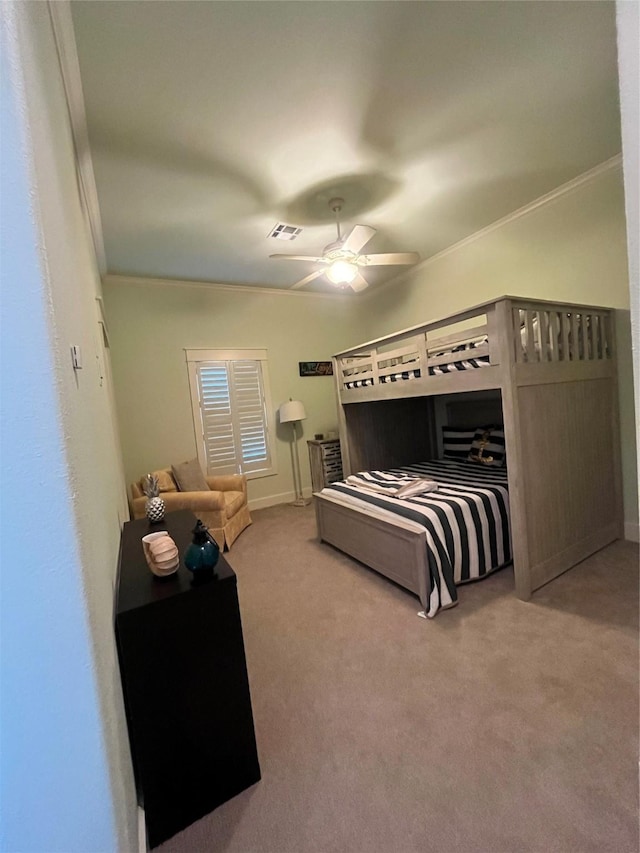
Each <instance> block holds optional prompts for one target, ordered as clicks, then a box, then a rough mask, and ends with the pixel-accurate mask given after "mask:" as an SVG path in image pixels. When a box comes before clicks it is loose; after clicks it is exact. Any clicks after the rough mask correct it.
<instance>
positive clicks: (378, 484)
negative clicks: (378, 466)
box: [347, 474, 438, 499]
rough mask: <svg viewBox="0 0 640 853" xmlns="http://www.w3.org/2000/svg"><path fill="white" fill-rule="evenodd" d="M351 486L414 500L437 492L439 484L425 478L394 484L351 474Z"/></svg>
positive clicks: (400, 481)
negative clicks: (427, 493)
mask: <svg viewBox="0 0 640 853" xmlns="http://www.w3.org/2000/svg"><path fill="white" fill-rule="evenodd" d="M347 483H348V484H349V485H350V486H356V487H357V488H359V489H364V490H365V491H368V492H378V494H383V495H391V496H392V497H394V498H401V499H406V498H413V497H415V496H416V495H424V494H425V493H426V492H435V491H436V489H437V488H438V483H437V482H436V481H435V480H427V479H425V478H424V477H407V478H405V480H404V481H403V480H398V479H395V480H394V481H393V482H389V481H388V480H385V479H383V478H382V477H378V478H375V479H374V477H373V476H372V475H371V474H366V475H364V474H351V476H349V477H347Z"/></svg>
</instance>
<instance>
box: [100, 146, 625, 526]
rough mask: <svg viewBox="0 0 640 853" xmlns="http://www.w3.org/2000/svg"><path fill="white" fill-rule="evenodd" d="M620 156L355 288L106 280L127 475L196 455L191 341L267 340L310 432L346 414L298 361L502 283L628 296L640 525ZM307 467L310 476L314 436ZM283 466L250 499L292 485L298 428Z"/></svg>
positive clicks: (447, 309) (621, 320)
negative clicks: (387, 276)
mask: <svg viewBox="0 0 640 853" xmlns="http://www.w3.org/2000/svg"><path fill="white" fill-rule="evenodd" d="M627 281H628V279H627V256H626V237H625V219H624V198H623V189H622V176H621V169H620V167H619V166H618V165H616V164H615V163H614V164H613V165H612V166H610V167H609V168H604V169H603V170H602V171H601V172H600V173H598V174H596V175H594V176H592V177H591V178H589V179H588V180H585V181H584V182H583V183H581V184H579V185H577V186H575V187H574V188H572V189H571V190H569V191H567V192H563V193H559V194H558V195H557V196H556V197H555V198H554V199H553V200H550V201H546V202H545V203H543V204H540V205H538V206H537V207H534V208H533V209H532V210H530V211H529V212H527V213H525V214H523V215H520V216H515V217H513V218H511V219H510V220H508V221H505V222H503V223H502V224H500V225H499V226H498V227H495V228H492V229H487V231H486V232H485V233H481V234H478V235H476V236H475V237H474V238H473V239H469V240H468V241H466V242H464V243H463V244H460V245H458V246H456V247H453V248H452V249H451V250H448V251H446V252H444V253H442V254H441V255H440V256H438V257H435V258H433V259H431V260H429V261H428V262H426V263H425V264H424V265H422V266H421V267H419V268H418V269H416V270H415V271H414V272H413V273H412V274H411V275H410V276H409V277H407V278H405V279H404V280H399V281H397V282H395V283H394V284H392V285H389V286H387V287H385V288H382V289H378V290H372V291H370V292H365V293H364V294H363V295H361V296H357V297H353V298H343V297H331V296H328V297H320V296H317V295H311V294H299V293H281V294H274V293H273V292H262V291H259V290H258V291H256V292H255V293H253V292H251V293H247V292H246V291H239V290H230V289H227V290H225V289H224V288H207V287H206V286H202V285H199V286H195V285H194V286H183V285H170V284H165V285H162V286H159V285H157V284H156V285H154V284H151V283H140V282H139V281H138V282H135V283H132V282H131V281H127V280H123V281H122V282H121V283H116V280H114V281H113V283H110V282H109V281H107V282H106V284H105V300H106V307H107V314H108V319H109V324H110V328H111V337H112V355H113V369H114V379H115V387H116V396H117V405H118V412H119V418H120V425H121V434H122V445H123V452H124V463H125V471H126V475H127V481H131V480H133V479H136V478H139V477H140V476H141V475H142V474H144V473H145V471H148V470H151V469H153V468H158V467H161V466H166V465H169V464H171V463H172V462H175V461H178V460H181V459H185V458H187V457H189V456H195V443H194V434H193V425H192V417H191V403H190V397H189V388H188V382H187V371H186V366H185V361H184V352H183V350H184V349H185V348H196V347H210V348H215V347H265V348H266V349H267V350H268V355H269V373H270V379H271V391H272V397H273V403H274V406H276V407H277V406H278V405H279V403H281V402H282V401H283V400H286V399H288V398H289V397H294V398H299V399H301V400H302V401H303V402H304V403H305V406H306V408H307V414H308V419H307V420H306V421H305V422H304V424H303V426H304V439H307V438H311V437H313V434H314V433H316V432H326V431H327V430H330V429H335V428H336V408H335V393H334V386H333V380H332V379H328V378H313V379H301V378H299V376H298V361H310V360H324V359H327V358H329V357H330V356H331V355H332V354H334V353H335V352H337V351H339V350H340V349H344V348H347V347H351V346H353V345H355V344H357V343H359V342H361V341H366V340H371V339H372V338H375V337H378V336H379V335H383V334H386V333H389V332H393V331H396V330H398V329H402V328H405V327H408V326H412V325H415V324H417V323H420V322H422V321H426V320H428V319H432V318H437V317H442V316H446V315H447V314H450V313H453V312H456V311H459V310H461V309H463V308H465V307H468V306H470V305H474V304H476V303H480V302H484V301H486V300H490V299H492V298H495V297H496V296H501V295H504V294H513V295H520V296H528V297H534V298H540V299H556V300H566V301H572V302H584V303H586V304H595V305H606V306H611V307H614V308H617V309H620V310H619V311H618V313H617V326H618V337H619V362H620V370H619V379H620V409H621V438H622V448H623V477H624V501H625V519H626V522H627V525H628V528H627V529H628V530H635V531H636V535H637V523H638V499H637V465H636V445H635V416H634V405H633V383H632V364H631V339H630V332H629V290H628V284H627ZM300 449H301V456H302V460H303V466H302V467H303V478H304V482H305V485H306V486H307V487H308V486H309V466H308V457H307V453H306V448H304V445H303V444H301V446H300ZM277 458H278V474H277V476H274V477H266V478H262V479H258V480H252V481H251V482H250V484H249V490H250V499H251V500H252V501H254V502H255V501H264V502H265V503H267V502H269V500H271V501H272V502H274V503H275V502H277V501H278V500H279V499H287V498H288V497H289V496H290V492H291V489H292V479H291V459H290V446H289V432H288V431H286V432H281V431H280V430H279V431H278V436H277Z"/></svg>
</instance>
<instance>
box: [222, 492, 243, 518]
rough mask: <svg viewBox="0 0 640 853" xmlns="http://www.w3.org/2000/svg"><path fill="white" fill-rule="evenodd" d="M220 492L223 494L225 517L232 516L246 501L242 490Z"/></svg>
mask: <svg viewBox="0 0 640 853" xmlns="http://www.w3.org/2000/svg"><path fill="white" fill-rule="evenodd" d="M222 494H223V496H224V512H225V515H226V516H227V518H233V516H234V515H235V514H236V513H237V512H239V510H240V508H241V507H242V505H243V504H244V503H246V497H245V494H244V492H223V493H222Z"/></svg>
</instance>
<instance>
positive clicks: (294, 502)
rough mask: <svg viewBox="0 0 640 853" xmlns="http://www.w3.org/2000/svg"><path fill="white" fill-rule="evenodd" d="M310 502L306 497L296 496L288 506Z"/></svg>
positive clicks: (307, 504) (305, 504) (306, 504)
mask: <svg viewBox="0 0 640 853" xmlns="http://www.w3.org/2000/svg"><path fill="white" fill-rule="evenodd" d="M310 503H311V501H310V500H307V499H306V498H296V500H295V501H292V503H290V504H289V506H309V504H310Z"/></svg>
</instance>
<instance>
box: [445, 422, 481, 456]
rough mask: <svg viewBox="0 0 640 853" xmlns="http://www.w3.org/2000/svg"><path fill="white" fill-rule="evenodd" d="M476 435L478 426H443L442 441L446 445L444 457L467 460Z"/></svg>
mask: <svg viewBox="0 0 640 853" xmlns="http://www.w3.org/2000/svg"><path fill="white" fill-rule="evenodd" d="M475 435H476V428H475V427H474V428H473V429H469V428H468V427H452V426H443V427H442V443H443V445H444V453H443V457H444V459H457V460H458V461H459V462H465V461H466V460H467V459H468V458H469V452H470V451H471V443H472V441H473V439H474V438H475Z"/></svg>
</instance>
